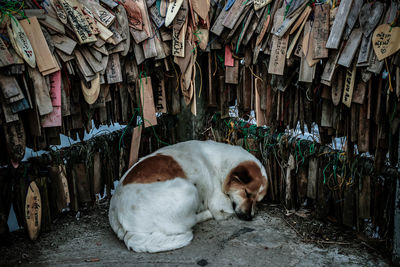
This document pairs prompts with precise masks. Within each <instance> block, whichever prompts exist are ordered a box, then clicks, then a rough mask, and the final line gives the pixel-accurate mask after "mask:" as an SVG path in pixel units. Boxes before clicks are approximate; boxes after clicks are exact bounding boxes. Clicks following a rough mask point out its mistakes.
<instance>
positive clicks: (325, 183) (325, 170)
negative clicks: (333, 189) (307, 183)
mask: <svg viewBox="0 0 400 267" xmlns="http://www.w3.org/2000/svg"><path fill="white" fill-rule="evenodd" d="M330 164H332V162H328V164H327V165H326V166H325V168H324V171H323V172H322V174H323V175H324V184H326V176H325V171H326V169H327V168H328V167H329V165H330Z"/></svg>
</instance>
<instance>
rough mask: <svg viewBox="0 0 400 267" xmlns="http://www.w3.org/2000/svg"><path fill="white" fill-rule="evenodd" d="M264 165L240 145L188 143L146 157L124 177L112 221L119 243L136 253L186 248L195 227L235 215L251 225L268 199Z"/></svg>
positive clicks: (112, 206)
mask: <svg viewBox="0 0 400 267" xmlns="http://www.w3.org/2000/svg"><path fill="white" fill-rule="evenodd" d="M267 187H268V179H267V175H266V172H265V169H264V167H263V166H262V164H261V163H260V162H259V161H258V160H257V159H256V158H255V157H254V156H253V155H252V154H250V153H249V152H247V151H246V150H244V149H243V148H241V147H239V146H232V145H227V144H222V143H217V142H214V141H188V142H183V143H179V144H176V145H172V146H167V147H164V148H162V149H159V150H158V151H156V152H154V153H153V154H151V155H149V156H146V157H144V158H142V159H141V160H140V161H139V162H138V163H136V164H135V165H134V166H132V167H131V168H130V169H129V170H128V171H127V172H126V173H125V174H124V176H123V177H122V178H121V180H120V183H119V185H118V187H117V188H116V190H115V193H114V195H113V196H112V198H111V203H110V211H109V220H110V224H111V227H112V229H113V230H114V232H115V233H116V234H117V235H118V238H119V239H123V240H124V241H125V244H126V246H127V247H128V249H132V250H134V251H136V252H159V251H166V250H172V249H177V248H180V247H183V246H186V245H188V244H189V243H190V241H191V240H192V238H193V233H192V227H193V226H194V225H195V224H196V223H198V222H202V221H205V220H208V219H211V218H215V219H216V220H222V219H226V218H228V217H229V216H231V215H232V214H234V213H236V215H237V216H238V217H239V218H240V219H243V220H251V218H252V217H253V216H254V211H255V205H256V202H257V201H260V200H261V199H262V198H263V197H264V196H265V194H266V192H267Z"/></svg>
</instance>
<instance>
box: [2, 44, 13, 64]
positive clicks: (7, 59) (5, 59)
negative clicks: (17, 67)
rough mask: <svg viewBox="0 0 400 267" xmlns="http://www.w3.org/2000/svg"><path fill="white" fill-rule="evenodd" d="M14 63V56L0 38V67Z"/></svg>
mask: <svg viewBox="0 0 400 267" xmlns="http://www.w3.org/2000/svg"><path fill="white" fill-rule="evenodd" d="M12 64H14V58H13V56H12V55H11V53H10V51H8V49H7V46H6V45H5V43H4V42H3V40H2V39H1V38H0V68H1V67H5V66H9V65H12Z"/></svg>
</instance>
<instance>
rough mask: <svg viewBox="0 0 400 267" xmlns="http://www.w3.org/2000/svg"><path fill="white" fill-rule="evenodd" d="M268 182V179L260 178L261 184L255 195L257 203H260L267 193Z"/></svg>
mask: <svg viewBox="0 0 400 267" xmlns="http://www.w3.org/2000/svg"><path fill="white" fill-rule="evenodd" d="M268 186H269V181H268V177H265V176H263V177H262V183H261V186H260V189H259V190H258V193H257V202H260V201H261V200H262V199H263V198H264V197H265V195H266V194H267V192H268Z"/></svg>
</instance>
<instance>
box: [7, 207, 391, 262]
mask: <svg viewBox="0 0 400 267" xmlns="http://www.w3.org/2000/svg"><path fill="white" fill-rule="evenodd" d="M107 213H108V203H107V202H106V201H103V202H102V203H100V204H99V205H96V207H95V208H91V209H89V210H86V211H82V212H80V213H79V214H74V213H72V212H70V213H67V214H65V215H64V217H63V218H60V219H58V220H56V221H55V222H54V224H53V228H54V230H53V231H51V232H50V233H43V234H41V236H40V237H39V240H37V241H36V242H31V241H29V240H28V239H27V236H26V234H25V233H24V232H23V231H19V232H14V233H12V235H11V242H10V244H9V245H8V246H3V247H0V251H1V252H0V255H1V256H0V266H2V265H5V266H15V265H31V266H32V264H33V266H59V265H65V266H69V265H74V266H76V265H81V266H89V265H102V266H118V265H119V266H122V265H124V266H125V265H128V266H135V265H138V266H154V265H157V266H182V265H188V266H206V265H207V266H388V265H389V264H390V262H389V261H388V259H387V258H384V257H383V256H382V255H384V254H383V253H380V252H379V251H378V250H376V249H374V248H373V247H372V246H371V245H369V244H367V243H366V242H364V241H362V240H361V239H359V238H357V236H356V234H355V233H354V232H352V231H347V230H345V229H343V228H339V227H335V226H333V225H330V224H325V223H322V222H319V221H316V220H312V219H310V218H303V217H307V216H305V215H306V213H304V212H299V213H297V214H291V215H288V214H287V213H286V212H285V210H284V209H282V208H281V207H278V206H271V205H268V204H263V203H261V205H260V206H259V210H258V214H257V215H256V217H255V218H254V219H253V221H251V222H245V221H240V220H238V219H237V218H231V219H229V220H226V221H219V222H217V221H214V220H211V221H207V222H204V223H201V224H199V225H196V226H195V227H194V240H193V241H192V243H191V244H190V245H189V246H187V247H184V248H182V249H178V250H175V251H170V252H165V253H156V254H148V253H134V252H132V251H128V250H127V249H126V247H125V245H124V243H123V242H122V241H120V240H118V239H117V237H116V236H115V235H114V233H113V232H112V230H111V228H110V227H109V224H108V216H107ZM285 213H286V214H285Z"/></svg>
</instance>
